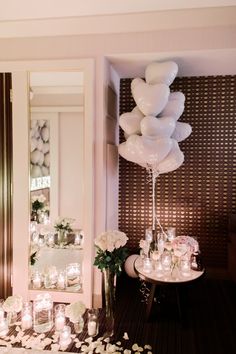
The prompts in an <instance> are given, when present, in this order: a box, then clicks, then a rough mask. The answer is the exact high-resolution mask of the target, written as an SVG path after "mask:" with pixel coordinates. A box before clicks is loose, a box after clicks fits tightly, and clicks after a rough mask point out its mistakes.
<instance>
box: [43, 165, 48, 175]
mask: <svg viewBox="0 0 236 354" xmlns="http://www.w3.org/2000/svg"><path fill="white" fill-rule="evenodd" d="M41 171H42V175H43V176H48V175H49V169H48V167H45V166H42V168H41Z"/></svg>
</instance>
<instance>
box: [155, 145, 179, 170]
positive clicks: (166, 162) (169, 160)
mask: <svg viewBox="0 0 236 354" xmlns="http://www.w3.org/2000/svg"><path fill="white" fill-rule="evenodd" d="M183 162H184V154H183V153H182V151H181V150H180V148H179V145H178V143H177V141H175V140H173V146H172V149H171V151H170V153H169V154H168V155H167V156H166V157H165V158H164V159H163V160H162V161H161V162H160V163H159V164H158V166H157V170H158V172H159V173H161V174H162V173H167V172H172V171H174V170H176V169H177V168H179V167H180V166H181V165H182V163H183Z"/></svg>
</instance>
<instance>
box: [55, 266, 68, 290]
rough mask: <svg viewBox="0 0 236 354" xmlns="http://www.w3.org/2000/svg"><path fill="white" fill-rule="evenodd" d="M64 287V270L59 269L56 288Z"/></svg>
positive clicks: (62, 288)
mask: <svg viewBox="0 0 236 354" xmlns="http://www.w3.org/2000/svg"><path fill="white" fill-rule="evenodd" d="M65 288H66V276H65V272H64V271H60V272H59V274H58V278H57V289H60V290H64V289H65Z"/></svg>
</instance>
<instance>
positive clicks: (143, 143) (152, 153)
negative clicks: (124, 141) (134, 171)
mask: <svg viewBox="0 0 236 354" xmlns="http://www.w3.org/2000/svg"><path fill="white" fill-rule="evenodd" d="M138 138H139V139H138V141H137V144H138V147H137V150H138V154H139V158H140V160H141V161H142V162H143V163H144V164H149V165H156V164H158V163H159V162H160V161H162V160H163V159H164V158H165V157H166V156H167V155H168V153H169V152H170V150H171V148H172V139H170V138H157V139H155V140H154V139H148V138H146V137H145V136H140V137H138Z"/></svg>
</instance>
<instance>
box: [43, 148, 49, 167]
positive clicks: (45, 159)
mask: <svg viewBox="0 0 236 354" xmlns="http://www.w3.org/2000/svg"><path fill="white" fill-rule="evenodd" d="M44 165H45V166H46V167H49V166H50V153H49V152H48V153H47V154H46V155H44Z"/></svg>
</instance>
